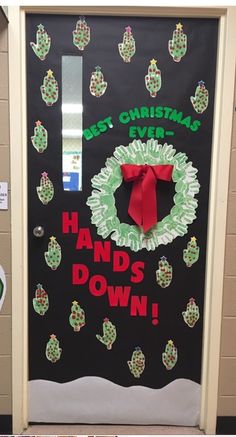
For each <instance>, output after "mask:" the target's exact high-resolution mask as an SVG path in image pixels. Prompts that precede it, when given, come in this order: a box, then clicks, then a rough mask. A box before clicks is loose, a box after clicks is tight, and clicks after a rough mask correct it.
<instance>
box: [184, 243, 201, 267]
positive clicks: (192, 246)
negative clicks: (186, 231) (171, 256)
mask: <svg viewBox="0 0 236 437" xmlns="http://www.w3.org/2000/svg"><path fill="white" fill-rule="evenodd" d="M199 251H200V249H199V247H198V246H197V239H196V237H191V240H190V241H189V242H188V244H187V249H184V251H183V260H184V262H185V264H186V266H187V267H192V265H193V264H194V263H196V262H197V261H198V258H199Z"/></svg>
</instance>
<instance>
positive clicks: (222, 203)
mask: <svg viewBox="0 0 236 437" xmlns="http://www.w3.org/2000/svg"><path fill="white" fill-rule="evenodd" d="M27 13H45V14H48V13H56V14H75V15H87V16H88V15H126V16H128V15H135V16H166V17H173V16H177V17H183V18H184V17H193V18H197V17H201V18H213V17H217V18H219V41H218V55H217V71H216V87H215V92H216V94H215V108H214V125H213V149H212V167H211V182H210V198H209V215H208V241H207V258H206V277H205V279H206V282H205V309H204V329H203V358H202V381H201V384H202V389H201V412H200V428H201V429H203V430H204V431H205V433H206V434H215V429H216V417H217V401H218V378H219V362H220V336H221V317H222V297H223V276H224V256H222V254H224V253H225V233H226V215H227V198H228V180H229V163H230V149H231V134H232V119H233V98H234V93H233V90H234V81H235V59H236V53H235V40H236V27H235V22H236V7H206V8H204V7H199V8H197V7H162V6H161V7H133V6H128V7H127V6H125V7H123V6H120V7H113V6H111V7H110V6H109V7H107V6H106V7H103V6H94V7H92V6H90V7H82V6H81V7H80V6H69V7H60V6H41V7H40V6H33V7H31V6H24V7H19V6H10V7H9V91H10V147H11V204H12V208H11V217H12V247H11V249H12V302H13V304H14V305H13V306H12V387H13V389H12V399H13V400H12V409H13V433H14V434H20V433H21V432H22V431H23V429H25V428H27V426H28V388H27V382H28V315H27V314H28V278H27V277H28V266H27V256H28V253H27V155H26V151H27V129H26V121H27V120H26V53H25V52H26V50H25V16H26V14H27ZM221 145H223V147H221Z"/></svg>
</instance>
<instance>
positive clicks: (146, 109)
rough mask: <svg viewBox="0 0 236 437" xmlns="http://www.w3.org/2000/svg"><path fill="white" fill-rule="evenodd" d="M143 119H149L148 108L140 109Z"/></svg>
mask: <svg viewBox="0 0 236 437" xmlns="http://www.w3.org/2000/svg"><path fill="white" fill-rule="evenodd" d="M140 114H141V118H149V109H148V108H147V106H141V108H140Z"/></svg>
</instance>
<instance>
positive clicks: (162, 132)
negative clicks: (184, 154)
mask: <svg viewBox="0 0 236 437" xmlns="http://www.w3.org/2000/svg"><path fill="white" fill-rule="evenodd" d="M164 136H165V130H164V129H163V127H157V128H156V138H164Z"/></svg>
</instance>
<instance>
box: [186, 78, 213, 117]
mask: <svg viewBox="0 0 236 437" xmlns="http://www.w3.org/2000/svg"><path fill="white" fill-rule="evenodd" d="M190 100H191V103H192V105H193V108H194V110H195V111H196V112H197V113H198V114H202V113H203V112H204V111H205V110H206V109H207V107H208V102H209V93H208V90H207V89H206V87H205V83H204V82H203V81H202V80H200V82H198V86H197V88H196V90H195V96H194V97H193V96H191V97H190Z"/></svg>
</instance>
